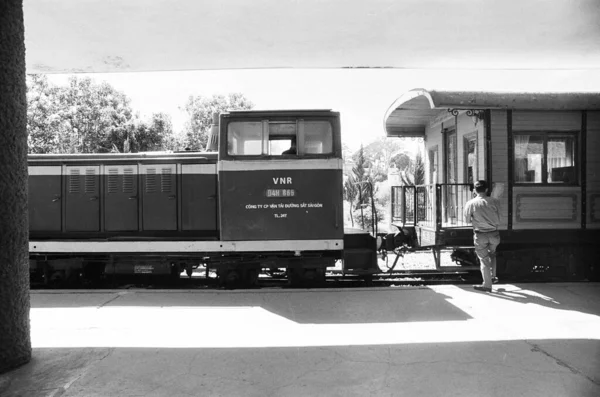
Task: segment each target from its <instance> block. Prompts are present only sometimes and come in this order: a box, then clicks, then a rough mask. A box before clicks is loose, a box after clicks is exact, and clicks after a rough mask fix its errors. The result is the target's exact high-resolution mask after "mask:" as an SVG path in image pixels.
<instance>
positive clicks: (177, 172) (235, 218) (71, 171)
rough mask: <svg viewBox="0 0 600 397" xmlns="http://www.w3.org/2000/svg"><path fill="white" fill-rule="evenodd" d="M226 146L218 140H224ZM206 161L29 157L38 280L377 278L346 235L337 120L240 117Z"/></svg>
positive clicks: (303, 115)
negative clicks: (206, 274) (207, 273)
mask: <svg viewBox="0 0 600 397" xmlns="http://www.w3.org/2000/svg"><path fill="white" fill-rule="evenodd" d="M217 138H218V139H217ZM211 149H212V150H214V151H207V152H205V153H192V152H184V153H144V154H82V155H31V156H30V157H29V175H30V176H29V208H30V213H29V226H30V245H29V249H30V254H31V269H32V276H33V277H34V278H36V277H37V278H38V279H41V280H44V281H45V282H51V281H52V280H65V279H77V278H80V277H83V278H85V279H88V280H95V279H99V278H102V277H104V276H106V275H135V274H162V275H173V276H174V277H178V276H179V274H180V273H181V272H182V271H183V270H187V271H188V274H191V272H192V270H193V268H195V267H197V266H199V265H200V264H202V265H204V266H206V267H207V268H211V269H214V270H216V271H217V274H218V277H219V278H220V279H221V280H222V281H224V282H232V283H233V282H236V281H243V282H245V283H250V284H252V283H254V282H256V279H257V277H258V274H259V272H260V271H261V269H281V268H283V269H286V270H287V275H288V277H289V278H290V279H291V281H293V282H296V281H300V282H301V281H303V280H309V281H322V280H323V279H324V276H325V269H326V268H327V267H331V266H333V265H334V264H335V261H336V260H340V259H341V260H343V263H344V265H343V266H344V271H345V272H347V273H354V274H359V275H369V274H372V273H376V272H378V271H379V269H378V267H377V261H376V254H375V248H376V247H375V239H374V238H373V237H372V236H369V235H368V234H367V233H361V232H352V231H348V232H347V233H345V232H344V224H343V218H342V213H343V211H342V167H343V161H342V156H341V138H340V121H339V114H338V113H336V112H331V111H328V110H306V111H268V112H267V111H260V112H259V111H236V112H229V113H225V114H221V115H220V118H218V117H217V118H216V119H215V120H214V125H213V129H212V136H211Z"/></svg>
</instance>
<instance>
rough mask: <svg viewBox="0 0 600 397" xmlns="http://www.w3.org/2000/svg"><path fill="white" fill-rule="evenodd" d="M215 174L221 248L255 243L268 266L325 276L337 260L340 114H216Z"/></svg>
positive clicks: (340, 227) (340, 229) (340, 228)
mask: <svg viewBox="0 0 600 397" xmlns="http://www.w3.org/2000/svg"><path fill="white" fill-rule="evenodd" d="M217 168H218V175H219V177H218V180H219V222H220V228H219V229H220V233H221V240H222V241H232V242H235V241H238V242H240V244H248V242H253V241H255V242H260V245H261V250H262V251H264V252H265V253H267V254H266V255H265V257H269V255H268V253H269V252H270V253H272V254H273V255H275V256H276V258H277V260H276V261H275V262H276V265H274V266H275V267H280V266H279V265H281V267H286V268H288V273H289V270H290V269H292V270H293V269H294V268H298V269H302V271H303V272H304V271H305V270H306V269H311V268H312V269H317V270H318V273H319V275H320V276H324V269H325V268H326V267H327V266H333V264H334V261H335V259H338V258H340V257H341V250H342V249H343V238H344V224H343V218H342V171H343V161H342V154H341V138H340V125H339V114H338V113H335V112H331V111H327V110H315V111H308V112H307V111H302V112H299V111H276V112H273V111H269V112H256V111H253V112H244V111H236V112H230V113H226V114H222V115H221V118H220V126H219V160H218V164H217ZM286 255H287V257H288V258H287V259H286ZM300 258H301V259H300ZM260 260H262V259H260ZM260 260H259V261H260ZM261 267H264V263H263V264H261ZM292 273H293V272H292Z"/></svg>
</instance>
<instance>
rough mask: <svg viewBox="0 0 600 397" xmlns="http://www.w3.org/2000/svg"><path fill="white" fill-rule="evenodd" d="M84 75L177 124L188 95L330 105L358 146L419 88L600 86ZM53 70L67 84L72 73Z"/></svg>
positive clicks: (334, 74)
mask: <svg viewBox="0 0 600 397" xmlns="http://www.w3.org/2000/svg"><path fill="white" fill-rule="evenodd" d="M80 76H89V77H91V78H92V79H94V80H95V81H96V82H101V81H106V82H108V83H110V84H111V85H112V86H113V87H115V88H116V89H117V90H119V91H122V92H124V93H125V94H126V95H127V96H128V97H129V98H130V99H131V104H132V107H133V109H134V110H136V111H139V112H140V114H141V115H142V116H146V115H147V116H149V115H150V114H152V113H156V112H165V113H168V114H170V115H171V117H172V121H173V127H174V130H175V131H176V132H177V131H179V130H181V129H182V127H183V124H184V122H185V114H184V113H183V112H182V111H181V110H180V107H183V105H184V103H185V101H186V100H187V98H188V97H189V96H190V95H204V96H211V95H213V94H228V93H231V92H241V93H243V94H244V95H245V96H246V97H247V98H248V99H250V100H251V101H252V102H253V103H254V105H255V107H254V108H255V109H257V110H262V109H331V110H334V111H338V112H340V115H341V123H342V142H343V143H345V144H347V145H348V146H349V148H350V149H351V150H353V151H354V150H357V149H358V148H359V147H360V145H361V144H363V145H367V144H368V143H370V142H372V141H374V140H376V139H379V138H381V137H384V136H385V132H384V127H383V125H384V115H385V112H386V111H387V109H388V108H389V106H390V105H391V104H392V103H393V102H394V101H395V100H396V99H397V98H398V97H400V96H401V95H402V94H404V93H405V92H407V91H409V90H411V89H414V88H425V89H438V90H441V89H445V90H469V91H486V90H491V91H534V92H548V91H556V92H565V91H587V92H590V91H595V92H600V70H555V71H552V70H469V69H461V70H439V69H419V70H411V69H252V70H217V71H206V70H205V71H180V72H177V71H169V72H142V73H109V74H85V75H80ZM48 77H49V79H50V81H52V82H54V83H58V84H64V83H65V82H66V80H67V78H68V75H58V74H56V75H49V76H48ZM406 144H407V146H408V147H410V148H414V147H416V145H417V143H416V141H412V142H410V141H409V142H406Z"/></svg>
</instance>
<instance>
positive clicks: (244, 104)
mask: <svg viewBox="0 0 600 397" xmlns="http://www.w3.org/2000/svg"><path fill="white" fill-rule="evenodd" d="M253 107H254V104H253V103H252V102H250V100H248V99H247V98H246V97H245V96H244V94H241V93H231V94H229V95H227V96H225V95H213V96H211V97H205V96H202V95H198V96H190V97H189V98H188V100H187V102H186V103H185V105H184V107H183V110H185V112H186V113H187V114H188V120H187V122H186V124H185V127H184V128H185V144H186V147H187V148H190V149H191V150H201V149H205V148H206V143H207V142H208V135H209V132H210V126H211V124H212V117H213V114H214V113H221V112H224V111H227V110H250V109H252V108H253Z"/></svg>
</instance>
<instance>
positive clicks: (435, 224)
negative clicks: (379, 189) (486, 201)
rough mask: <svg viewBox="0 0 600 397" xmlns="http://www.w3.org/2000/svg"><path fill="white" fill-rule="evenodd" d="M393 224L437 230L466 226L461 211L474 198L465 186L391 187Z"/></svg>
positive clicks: (467, 186)
mask: <svg viewBox="0 0 600 397" xmlns="http://www.w3.org/2000/svg"><path fill="white" fill-rule="evenodd" d="M391 196H392V222H394V223H402V224H403V225H405V226H416V225H419V226H423V227H428V228H431V229H435V230H436V231H438V230H441V229H448V228H458V227H467V226H469V224H468V223H466V222H465V220H464V218H463V215H462V214H463V208H464V206H465V204H466V203H467V201H469V200H470V199H471V198H472V197H473V185H471V184H468V183H444V184H440V183H436V184H431V185H418V186H392V194H391Z"/></svg>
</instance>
